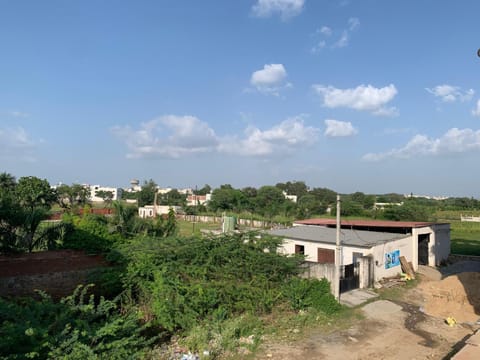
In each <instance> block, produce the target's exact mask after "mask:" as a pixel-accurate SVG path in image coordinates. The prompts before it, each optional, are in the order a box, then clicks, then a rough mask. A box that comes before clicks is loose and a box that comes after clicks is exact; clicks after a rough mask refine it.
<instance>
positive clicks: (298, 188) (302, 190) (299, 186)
mask: <svg viewBox="0 0 480 360" xmlns="http://www.w3.org/2000/svg"><path fill="white" fill-rule="evenodd" d="M275 186H276V187H278V188H279V189H280V190H282V191H285V192H286V193H287V194H288V195H296V196H297V197H300V196H303V195H305V194H307V193H308V187H307V185H306V184H305V182H304V181H287V182H286V183H278V184H276V185H275Z"/></svg>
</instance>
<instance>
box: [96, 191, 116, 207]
mask: <svg viewBox="0 0 480 360" xmlns="http://www.w3.org/2000/svg"><path fill="white" fill-rule="evenodd" d="M95 195H96V196H98V197H100V198H102V200H103V202H104V203H107V204H110V203H111V202H112V200H113V191H106V190H100V191H97V192H96V193H95Z"/></svg>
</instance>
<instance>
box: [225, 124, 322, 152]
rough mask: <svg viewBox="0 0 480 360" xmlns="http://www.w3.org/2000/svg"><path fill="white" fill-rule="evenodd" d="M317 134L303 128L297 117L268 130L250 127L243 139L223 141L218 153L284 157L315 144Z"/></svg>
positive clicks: (315, 130)
mask: <svg viewBox="0 0 480 360" xmlns="http://www.w3.org/2000/svg"><path fill="white" fill-rule="evenodd" d="M318 132H319V129H317V128H314V127H310V126H305V125H304V121H303V117H302V116H297V117H293V118H289V119H287V120H285V121H282V122H281V123H280V124H278V125H275V126H273V127H272V128H270V129H268V130H260V129H258V128H256V127H254V126H250V127H248V128H247V129H246V130H245V138H243V139H238V138H236V137H232V138H225V139H223V141H222V144H221V146H220V149H219V151H221V152H225V153H231V154H237V155H244V156H269V155H274V156H275V155H285V154H289V153H291V152H292V151H294V150H295V149H298V148H301V147H305V146H309V145H312V144H313V143H315V141H316V140H317V138H318Z"/></svg>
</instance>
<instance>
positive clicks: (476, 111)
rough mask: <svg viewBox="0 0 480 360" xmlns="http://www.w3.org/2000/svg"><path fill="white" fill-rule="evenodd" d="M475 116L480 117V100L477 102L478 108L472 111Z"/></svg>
mask: <svg viewBox="0 0 480 360" xmlns="http://www.w3.org/2000/svg"><path fill="white" fill-rule="evenodd" d="M472 115H473V116H480V99H479V100H477V106H476V107H475V109H473V110H472Z"/></svg>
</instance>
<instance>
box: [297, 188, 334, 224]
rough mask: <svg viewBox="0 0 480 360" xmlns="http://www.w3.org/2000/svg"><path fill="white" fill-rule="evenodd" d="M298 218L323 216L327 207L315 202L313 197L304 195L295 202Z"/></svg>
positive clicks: (315, 199)
mask: <svg viewBox="0 0 480 360" xmlns="http://www.w3.org/2000/svg"><path fill="white" fill-rule="evenodd" d="M297 206H298V216H299V217H301V218H308V217H312V216H313V215H320V214H324V213H325V211H326V210H327V206H326V205H324V204H322V203H321V202H319V201H318V200H317V198H316V197H315V195H312V194H305V195H303V196H302V197H300V198H299V199H298V201H297Z"/></svg>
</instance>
